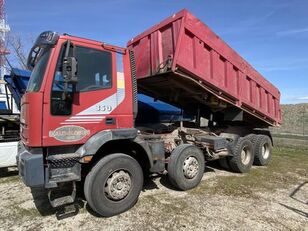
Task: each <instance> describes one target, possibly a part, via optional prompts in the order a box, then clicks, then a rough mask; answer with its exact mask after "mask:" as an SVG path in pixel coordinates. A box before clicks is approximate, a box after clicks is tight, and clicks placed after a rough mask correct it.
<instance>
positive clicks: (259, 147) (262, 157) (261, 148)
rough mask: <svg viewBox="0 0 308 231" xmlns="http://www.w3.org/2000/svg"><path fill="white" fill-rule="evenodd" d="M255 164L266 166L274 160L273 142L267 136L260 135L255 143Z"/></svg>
mask: <svg viewBox="0 0 308 231" xmlns="http://www.w3.org/2000/svg"><path fill="white" fill-rule="evenodd" d="M254 145H255V159H254V164H256V165H260V166H265V165H267V164H268V163H269V161H270V160H271V158H272V147H273V146H272V141H271V139H270V138H269V137H268V136H266V135H258V136H257V138H256V141H255V144H254Z"/></svg>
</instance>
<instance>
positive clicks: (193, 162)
mask: <svg viewBox="0 0 308 231" xmlns="http://www.w3.org/2000/svg"><path fill="white" fill-rule="evenodd" d="M198 171H199V163H198V160H197V159H196V158H195V157H193V156H189V157H187V158H186V159H185V161H184V164H183V173H184V176H185V177H186V178H188V179H193V178H194V177H195V176H196V175H197V174H198Z"/></svg>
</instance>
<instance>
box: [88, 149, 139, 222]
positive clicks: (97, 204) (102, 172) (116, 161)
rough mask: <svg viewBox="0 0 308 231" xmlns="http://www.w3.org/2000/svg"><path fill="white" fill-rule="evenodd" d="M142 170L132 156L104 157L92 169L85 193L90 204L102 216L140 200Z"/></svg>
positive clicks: (112, 155) (113, 155)
mask: <svg viewBox="0 0 308 231" xmlns="http://www.w3.org/2000/svg"><path fill="white" fill-rule="evenodd" d="M142 185H143V172H142V169H141V167H140V165H139V163H138V162H137V161H136V160H135V159H134V158H132V157H130V156H128V155H126V154H122V153H117V154H111V155H109V156H106V157H104V158H102V159H101V160H100V161H99V162H98V163H97V164H96V165H95V166H94V167H93V168H92V170H91V171H90V172H89V174H88V175H87V177H86V180H85V184H84V194H85V197H86V199H87V202H88V203H89V205H90V207H91V208H92V209H93V210H94V211H95V212H97V213H98V214H100V215H101V216H107V217H109V216H113V215H116V214H119V213H122V212H124V211H126V210H128V209H129V208H131V207H132V206H133V205H134V204H135V203H136V202H137V200H138V197H139V194H140V192H141V189H142Z"/></svg>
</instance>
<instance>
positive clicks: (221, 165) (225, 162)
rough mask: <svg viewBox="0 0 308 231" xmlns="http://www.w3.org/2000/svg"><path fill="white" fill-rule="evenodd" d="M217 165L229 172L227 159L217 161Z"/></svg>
mask: <svg viewBox="0 0 308 231" xmlns="http://www.w3.org/2000/svg"><path fill="white" fill-rule="evenodd" d="M218 163H219V165H220V167H222V168H223V169H225V170H230V166H229V157H223V158H220V159H219V160H218Z"/></svg>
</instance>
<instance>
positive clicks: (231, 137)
mask: <svg viewBox="0 0 308 231" xmlns="http://www.w3.org/2000/svg"><path fill="white" fill-rule="evenodd" d="M219 136H221V137H224V138H226V139H227V140H228V145H227V149H228V152H229V153H230V155H231V156H233V150H234V146H235V144H236V142H237V141H238V139H239V136H238V135H235V134H229V133H221V134H220V135H219ZM230 158H231V157H230V156H226V157H223V158H220V159H219V160H218V163H219V165H220V167H222V168H224V169H225V170H227V171H230V170H231V168H230V165H229V161H230Z"/></svg>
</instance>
